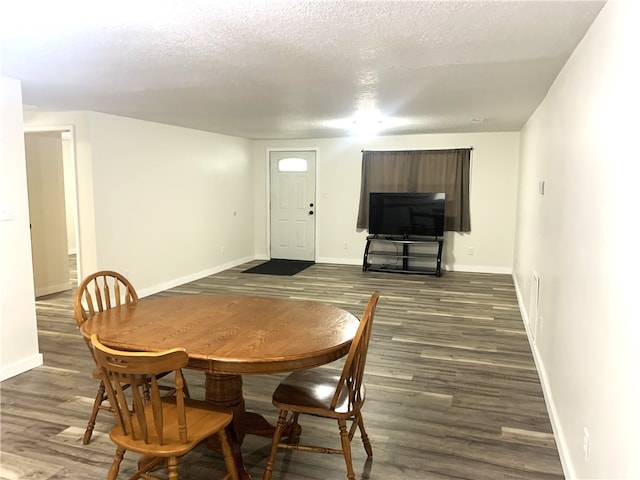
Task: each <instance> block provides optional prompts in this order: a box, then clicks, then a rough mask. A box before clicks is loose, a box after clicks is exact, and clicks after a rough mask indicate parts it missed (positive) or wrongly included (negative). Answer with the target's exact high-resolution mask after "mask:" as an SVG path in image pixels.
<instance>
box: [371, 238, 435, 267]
mask: <svg viewBox="0 0 640 480" xmlns="http://www.w3.org/2000/svg"><path fill="white" fill-rule="evenodd" d="M443 243H444V237H411V236H406V235H404V236H391V235H369V236H368V237H367V245H366V247H365V249H364V258H363V260H362V271H363V272H366V271H372V272H395V273H418V274H423V275H435V276H436V277H439V276H440V275H441V274H442V246H443Z"/></svg>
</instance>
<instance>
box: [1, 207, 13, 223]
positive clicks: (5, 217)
mask: <svg viewBox="0 0 640 480" xmlns="http://www.w3.org/2000/svg"><path fill="white" fill-rule="evenodd" d="M9 220H13V206H12V205H8V204H6V203H3V204H2V205H0V221H1V222H7V221H9Z"/></svg>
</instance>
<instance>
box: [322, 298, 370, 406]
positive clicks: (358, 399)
mask: <svg viewBox="0 0 640 480" xmlns="http://www.w3.org/2000/svg"><path fill="white" fill-rule="evenodd" d="M378 298H379V294H378V292H375V293H373V294H372V295H371V298H370V299H369V303H368V304H367V306H366V308H365V311H364V313H363V314H362V318H361V319H360V324H359V325H358V330H357V331H356V334H355V336H354V338H353V341H352V343H351V348H350V349H349V353H348V354H347V359H346V360H345V363H344V366H343V368H342V375H341V376H340V380H339V381H338V384H337V386H336V391H335V393H334V394H333V398H332V400H331V404H330V408H331V409H332V410H334V409H335V408H336V406H337V405H338V402H339V401H340V398H341V396H342V395H343V390H344V389H347V393H348V397H349V405H348V409H349V410H353V409H354V408H356V407H358V406H359V405H360V404H362V403H363V402H364V400H363V399H362V396H361V393H362V386H363V378H364V366H365V363H366V361H367V351H368V349H369V339H370V337H371V330H372V326H373V316H374V312H375V309H376V305H377V304H378Z"/></svg>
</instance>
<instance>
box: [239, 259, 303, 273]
mask: <svg viewBox="0 0 640 480" xmlns="http://www.w3.org/2000/svg"><path fill="white" fill-rule="evenodd" d="M314 263H315V262H305V261H302V260H280V259H272V260H269V261H268V262H265V263H261V264H260V265H256V266H255V267H251V268H249V269H247V270H244V271H243V272H242V273H261V274H263V275H295V274H296V273H299V272H301V271H302V270H304V269H305V268H308V267H310V266H311V265H313V264H314Z"/></svg>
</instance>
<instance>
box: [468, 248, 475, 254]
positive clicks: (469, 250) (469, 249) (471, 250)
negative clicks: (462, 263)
mask: <svg viewBox="0 0 640 480" xmlns="http://www.w3.org/2000/svg"><path fill="white" fill-rule="evenodd" d="M474 253H475V250H474V249H473V247H469V248H468V249H467V255H473V254H474Z"/></svg>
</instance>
